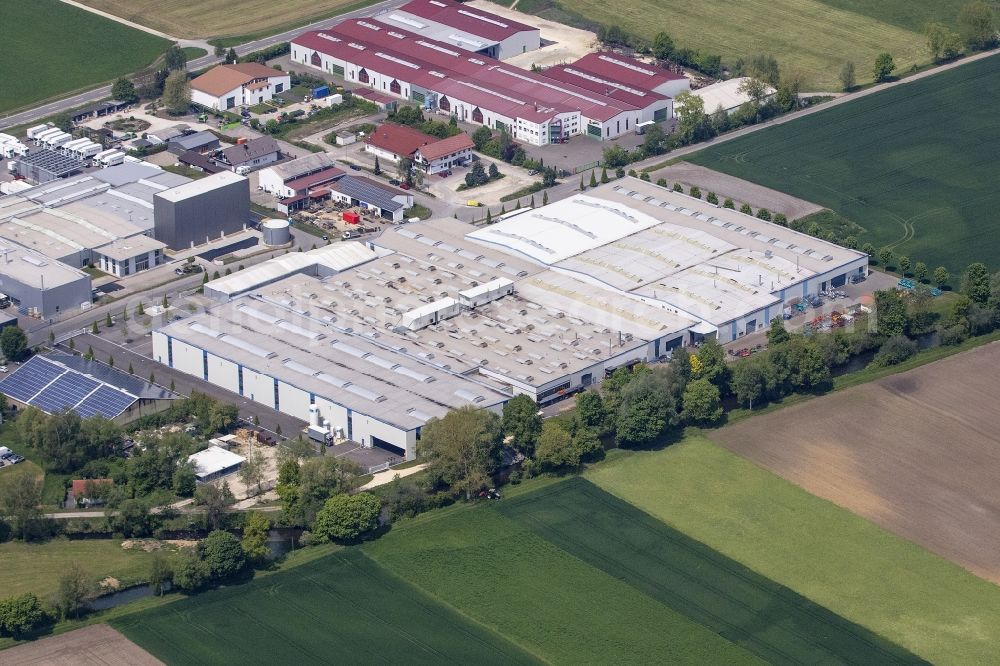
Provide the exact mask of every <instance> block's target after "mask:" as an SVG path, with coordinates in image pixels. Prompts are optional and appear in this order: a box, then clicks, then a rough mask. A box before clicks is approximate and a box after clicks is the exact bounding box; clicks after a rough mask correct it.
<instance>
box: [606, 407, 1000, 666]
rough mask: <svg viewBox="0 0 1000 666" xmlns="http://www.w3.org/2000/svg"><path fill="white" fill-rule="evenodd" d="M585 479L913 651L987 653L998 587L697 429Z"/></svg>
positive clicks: (931, 656)
mask: <svg viewBox="0 0 1000 666" xmlns="http://www.w3.org/2000/svg"><path fill="white" fill-rule="evenodd" d="M803 425H806V426H807V424H803ZM586 478H587V479H588V480H590V481H592V482H593V483H595V484H597V485H598V486H600V487H601V488H603V489H605V490H607V491H608V492H610V493H612V494H614V495H616V496H618V497H619V498H621V499H623V500H625V501H627V502H629V503H631V504H633V505H635V506H636V507H638V508H639V509H642V510H643V511H646V512H648V513H649V514H651V515H653V516H655V517H657V518H659V519H660V520H662V521H664V522H665V523H666V524H668V525H669V526H670V527H673V528H675V529H677V530H679V531H681V532H683V533H684V534H686V535H687V536H688V537H690V538H692V539H696V540H697V541H699V542H701V543H703V544H705V546H707V547H709V548H712V549H715V550H716V551H718V552H719V553H721V554H722V555H725V556H727V557H729V558H731V559H732V560H735V561H736V562H739V563H740V564H741V565H743V566H745V567H747V568H749V569H751V570H753V571H755V572H757V573H758V574H760V575H761V576H765V577H767V578H769V579H770V580H772V581H774V582H775V583H778V584H780V585H783V586H785V587H787V588H789V589H790V590H792V591H794V592H797V593H798V594H801V595H802V596H804V597H806V598H808V599H810V600H812V601H814V602H816V603H817V604H820V605H822V606H825V607H826V608H827V609H828V610H829V611H830V612H832V613H836V614H837V615H839V616H841V617H842V618H845V619H847V620H850V621H851V622H854V623H857V624H858V625H861V626H863V627H866V628H867V629H869V630H871V631H873V632H875V633H876V634H878V635H880V636H882V637H884V638H885V639H887V640H889V641H892V642H894V643H896V644H897V645H899V646H901V647H903V648H905V649H907V650H910V651H911V652H913V653H914V654H916V655H917V656H919V657H921V658H924V659H927V660H929V661H931V662H935V663H951V664H984V663H992V662H995V660H996V646H997V645H1000V625H998V624H997V623H996V621H995V618H996V617H1000V588H997V587H996V586H994V585H992V584H990V583H987V582H986V581H984V580H982V579H979V578H976V577H975V576H973V575H972V574H970V573H968V572H966V571H965V570H963V569H961V568H959V567H957V566H955V565H953V564H951V563H950V562H947V561H945V560H943V559H941V558H939V557H937V556H935V555H932V554H931V553H929V552H927V551H925V550H923V549H921V548H919V547H918V546H916V545H914V544H912V543H910V542H908V541H905V540H903V539H901V538H899V537H896V536H894V535H892V534H890V533H889V532H886V531H884V530H882V529H880V528H878V527H876V526H875V525H873V524H871V523H869V522H867V521H865V520H863V519H862V518H859V517H858V516H855V515H854V514H852V513H850V512H848V511H846V510H844V509H841V508H839V507H837V506H835V505H833V504H831V503H829V502H827V501H825V500H821V499H819V498H817V497H814V496H812V495H810V494H808V493H807V492H805V491H804V490H802V489H800V488H798V487H797V486H794V485H792V484H791V483H788V482H786V481H784V480H783V479H781V478H779V477H778V476H776V475H774V474H771V473H770V472H767V471H765V470H763V469H761V468H759V467H756V466H754V465H753V464H751V463H749V462H747V461H745V460H743V459H742V458H739V457H737V456H735V455H733V454H731V453H729V452H728V451H726V450H724V449H722V448H721V447H719V446H717V445H715V444H714V443H712V442H710V441H708V440H707V439H705V438H703V437H700V436H690V437H688V438H686V439H685V441H684V442H682V443H680V444H677V445H674V446H672V447H670V448H669V449H666V450H663V451H657V452H649V453H635V454H630V455H627V456H621V457H619V458H617V459H616V460H612V461H609V462H607V463H605V464H602V465H598V466H595V467H594V468H593V469H591V470H590V471H588V472H587V474H586Z"/></svg>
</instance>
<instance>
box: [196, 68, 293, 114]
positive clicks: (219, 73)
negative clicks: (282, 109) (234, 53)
mask: <svg viewBox="0 0 1000 666" xmlns="http://www.w3.org/2000/svg"><path fill="white" fill-rule="evenodd" d="M291 85H292V82H291V78H290V77H289V76H288V74H286V73H284V72H282V71H280V70H276V69H272V68H270V67H267V66H265V65H261V64H260V63H256V62H245V63H239V64H236V65H219V66H217V67H213V68H212V69H210V70H208V71H207V72H205V73H204V74H202V75H201V76H199V77H198V78H196V79H194V80H193V81H191V101H192V102H194V103H195V104H200V105H201V106H205V107H208V108H210V109H215V110H217V111H225V110H226V109H232V108H235V107H237V106H251V105H253V104H260V103H261V102H266V101H268V100H270V99H272V98H273V97H274V96H275V95H277V94H280V93H282V92H284V91H286V90H288V89H289V88H290V87H291Z"/></svg>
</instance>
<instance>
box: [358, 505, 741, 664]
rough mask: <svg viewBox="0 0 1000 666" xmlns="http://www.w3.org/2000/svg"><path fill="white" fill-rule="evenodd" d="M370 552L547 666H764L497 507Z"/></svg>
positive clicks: (427, 522)
mask: <svg viewBox="0 0 1000 666" xmlns="http://www.w3.org/2000/svg"><path fill="white" fill-rule="evenodd" d="M504 501H507V500H504ZM364 549H365V551H366V552H368V553H369V554H370V555H371V556H372V557H374V558H375V559H376V560H377V561H378V562H379V563H381V564H383V565H384V566H386V567H387V568H389V569H391V570H392V571H394V572H396V573H397V574H399V575H401V576H405V577H406V578H407V579H408V580H410V581H411V582H413V583H414V584H415V585H417V586H418V587H420V588H422V589H424V590H426V591H427V592H429V593H430V594H431V595H433V596H434V597H435V598H437V599H440V600H441V601H443V602H445V603H448V604H450V605H452V606H454V607H455V608H457V609H458V610H459V611H461V612H462V613H464V614H465V615H467V616H469V617H471V618H473V619H474V620H476V621H478V622H480V623H482V624H484V625H486V626H488V627H491V628H492V629H495V630H496V631H498V632H499V633H500V634H502V635H504V636H506V637H507V638H509V639H510V640H512V641H514V642H515V643H518V644H520V645H521V646H523V647H524V648H525V649H527V650H528V651H530V652H532V653H534V654H536V655H538V656H539V657H540V658H541V659H543V660H544V661H547V662H550V663H561V664H611V663H636V664H640V663H642V664H653V663H672V664H677V663H701V664H707V663H716V664H740V663H760V662H758V661H757V660H756V659H755V658H754V657H753V656H752V655H750V654H749V653H747V652H745V651H743V650H742V649H740V648H738V647H737V646H736V645H734V644H732V643H730V642H728V641H726V640H725V639H723V638H722V637H721V636H719V635H718V634H715V633H713V632H711V631H709V630H708V629H707V628H705V627H703V626H700V625H698V624H696V623H695V622H692V621H691V620H690V619H688V618H686V617H684V616H683V615H681V614H680V613H677V612H676V611H673V610H671V609H669V608H667V607H666V606H664V605H662V604H661V603H659V602H658V601H656V600H655V599H653V598H651V597H649V596H647V595H645V594H643V593H642V592H640V591H638V590H636V589H635V588H634V587H632V586H630V585H628V584H626V583H624V582H621V581H619V580H616V579H615V578H614V577H612V576H610V575H608V574H606V573H604V572H602V571H600V570H598V569H596V568H594V567H592V566H590V565H588V564H586V563H585V562H583V561H582V560H580V559H577V558H576V557H573V556H572V555H570V554H569V553H567V552H565V551H563V550H561V549H560V548H558V547H557V546H555V545H554V544H552V543H550V542H548V541H546V540H545V539H542V538H541V537H538V536H536V535H535V534H532V533H531V532H530V531H529V530H527V529H525V528H523V527H521V526H519V525H518V524H516V523H515V522H514V521H512V520H509V519H507V518H505V517H503V516H501V515H500V514H499V513H498V512H497V511H496V510H494V509H493V508H492V507H488V506H478V507H471V508H470V507H458V508H456V509H454V510H450V511H444V512H434V513H433V514H427V515H425V516H421V517H420V518H417V519H416V520H414V521H408V522H406V523H402V524H399V525H397V526H395V527H394V528H393V529H392V531H391V532H389V533H388V534H387V535H385V536H384V537H382V538H381V539H379V540H378V541H374V542H372V543H370V544H367V545H366V546H364Z"/></svg>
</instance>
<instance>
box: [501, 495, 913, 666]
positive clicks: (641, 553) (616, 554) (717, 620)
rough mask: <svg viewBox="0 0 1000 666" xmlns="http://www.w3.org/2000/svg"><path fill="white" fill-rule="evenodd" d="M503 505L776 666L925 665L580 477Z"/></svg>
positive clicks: (600, 566)
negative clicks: (839, 665)
mask: <svg viewBox="0 0 1000 666" xmlns="http://www.w3.org/2000/svg"><path fill="white" fill-rule="evenodd" d="M499 509H500V512H501V513H503V514H504V515H505V516H507V517H509V518H512V519H514V520H515V521H517V522H518V523H520V524H523V525H525V526H527V527H528V528H530V529H531V530H532V531H533V532H535V533H536V534H538V535H539V536H541V537H542V538H544V539H547V540H548V541H551V542H552V543H553V544H555V545H557V546H559V547H560V548H562V549H563V550H565V551H566V552H568V553H570V554H571V555H574V556H576V557H579V558H580V559H581V560H583V561H584V562H587V563H588V564H591V565H592V566H594V567H597V568H598V569H601V570H602V571H606V572H607V573H609V574H610V575H612V576H614V577H615V578H618V579H620V580H622V581H625V582H626V583H628V584H630V585H632V586H634V587H635V588H637V589H638V590H640V591H642V592H644V593H645V594H647V595H649V596H650V597H652V598H653V599H656V600H657V601H659V602H660V603H662V604H664V605H665V606H668V607H670V608H673V609H674V610H676V611H678V612H680V613H682V614H683V615H685V616H686V617H689V618H691V619H692V620H695V621H697V622H698V623H700V624H702V625H704V626H706V627H709V628H710V629H712V630H713V631H716V632H718V633H719V634H720V635H721V636H723V637H724V638H727V639H729V640H731V641H733V642H734V643H736V644H737V645H739V646H741V647H743V648H745V649H747V650H748V651H750V652H753V653H754V654H756V655H757V656H759V657H760V658H762V659H764V660H766V661H768V662H770V663H772V664H782V663H785V664H792V663H794V664H820V663H859V664H860V663H879V664H902V663H914V662H918V661H920V660H918V659H917V658H916V657H914V656H913V655H912V654H909V653H907V652H906V651H905V650H901V649H900V648H898V647H896V646H894V645H892V644H891V643H889V642H887V641H885V640H884V639H882V638H880V637H879V636H877V635H876V634H873V633H872V632H870V631H868V630H866V629H864V628H862V627H859V626H858V625H856V624H853V623H851V622H848V621H847V620H844V619H843V618H841V617H838V616H837V615H835V614H834V613H831V612H830V611H828V610H826V609H825V608H823V607H822V606H818V605H816V604H815V603H813V602H811V601H809V600H808V599H806V598H804V597H802V596H800V595H798V594H796V593H795V592H792V591H791V590H789V589H787V588H784V587H782V586H780V585H777V584H775V583H774V582H772V581H770V580H768V579H766V578H764V577H763V576H760V575H759V574H757V573H755V572H753V571H752V570H750V569H748V568H746V567H745V566H743V565H741V564H740V563H738V562H734V561H733V560H731V559H729V558H728V557H725V556H724V555H721V554H719V553H718V552H716V551H714V550H712V549H711V548H708V547H706V546H704V545H703V544H701V543H699V542H697V541H695V540H693V539H691V538H690V537H688V536H686V535H684V534H682V533H680V532H678V531H677V530H674V529H672V528H670V527H668V526H667V525H665V524H664V523H662V522H660V521H659V520H657V519H656V518H653V517H652V516H650V515H649V514H648V513H644V512H642V511H640V510H639V509H637V508H635V507H634V506H632V505H631V504H628V503H627V502H624V501H622V500H620V499H618V498H617V497H614V496H613V495H609V494H608V493H607V492H605V491H603V490H601V489H600V488H598V487H597V486H595V485H594V484H592V483H590V482H589V481H585V480H584V479H582V478H580V477H576V478H573V479H570V480H569V481H566V482H564V483H560V484H557V485H554V486H550V487H548V488H545V489H543V490H541V491H539V492H535V493H531V494H528V495H524V496H521V497H519V498H517V499H515V500H512V501H510V502H504V503H502V504H501V505H500V506H499Z"/></svg>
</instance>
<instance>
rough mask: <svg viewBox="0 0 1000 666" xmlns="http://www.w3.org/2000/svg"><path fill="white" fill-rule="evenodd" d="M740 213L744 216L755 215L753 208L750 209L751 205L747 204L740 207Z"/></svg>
mask: <svg viewBox="0 0 1000 666" xmlns="http://www.w3.org/2000/svg"><path fill="white" fill-rule="evenodd" d="M740 212H741V213H743V214H744V215H753V208H751V207H750V204H748V203H745V204H743V205H742V206H740Z"/></svg>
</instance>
